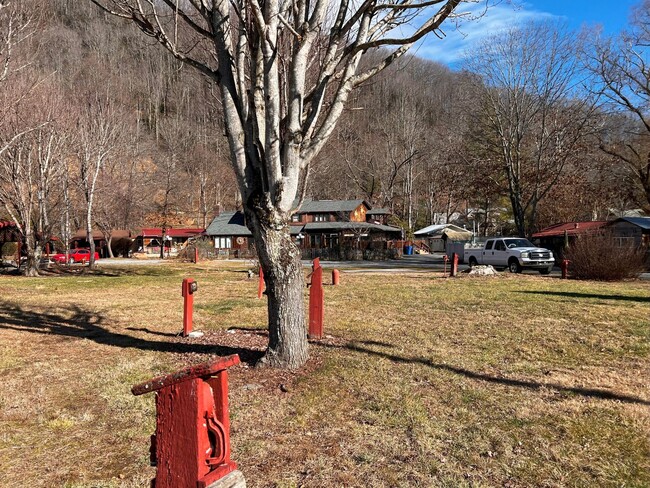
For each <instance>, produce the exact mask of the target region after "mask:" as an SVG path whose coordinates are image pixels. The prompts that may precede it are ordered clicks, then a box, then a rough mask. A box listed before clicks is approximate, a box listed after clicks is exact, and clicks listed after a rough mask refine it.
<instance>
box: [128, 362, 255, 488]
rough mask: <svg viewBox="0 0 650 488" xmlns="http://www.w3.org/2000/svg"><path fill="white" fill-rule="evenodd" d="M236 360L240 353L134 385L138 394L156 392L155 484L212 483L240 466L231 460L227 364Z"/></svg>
mask: <svg viewBox="0 0 650 488" xmlns="http://www.w3.org/2000/svg"><path fill="white" fill-rule="evenodd" d="M236 364H239V356H237V355H236V354H234V355H232V356H227V357H223V358H219V359H217V360H215V361H211V362H208V363H203V364H199V365H197V366H190V367H188V368H185V369H182V370H180V371H176V372H175V373H172V374H169V375H166V376H159V377H157V378H154V379H152V380H150V381H147V382H145V383H141V384H139V385H135V386H134V387H133V388H131V392H132V393H133V394H134V395H143V394H145V393H150V392H153V391H155V392H156V433H155V435H153V436H151V454H152V456H151V457H152V459H151V460H152V464H153V465H155V466H156V478H155V479H154V480H153V481H152V487H155V488H181V487H197V488H206V487H207V486H209V485H211V484H212V483H214V482H215V481H218V480H220V479H221V478H223V477H224V476H232V475H231V474H230V473H232V472H233V471H234V470H235V469H236V468H237V465H236V464H235V463H234V462H233V461H232V460H231V459H230V418H229V415H228V371H227V369H228V368H229V367H231V366H234V365H236ZM237 473H238V474H239V475H241V473H239V472H237ZM235 474H236V473H235ZM242 478H243V477H242ZM228 486H231V485H228ZM232 486H236V485H232Z"/></svg>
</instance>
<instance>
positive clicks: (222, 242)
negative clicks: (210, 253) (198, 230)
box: [214, 237, 232, 249]
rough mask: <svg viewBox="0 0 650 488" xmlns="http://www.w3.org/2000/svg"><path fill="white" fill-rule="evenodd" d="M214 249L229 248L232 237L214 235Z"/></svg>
mask: <svg viewBox="0 0 650 488" xmlns="http://www.w3.org/2000/svg"><path fill="white" fill-rule="evenodd" d="M214 247H215V249H230V248H231V247H232V239H231V238H230V237H215V238H214Z"/></svg>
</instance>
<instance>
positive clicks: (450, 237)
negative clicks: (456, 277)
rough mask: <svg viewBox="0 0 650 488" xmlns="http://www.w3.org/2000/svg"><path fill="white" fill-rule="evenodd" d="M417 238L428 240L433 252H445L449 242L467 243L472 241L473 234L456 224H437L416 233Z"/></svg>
mask: <svg viewBox="0 0 650 488" xmlns="http://www.w3.org/2000/svg"><path fill="white" fill-rule="evenodd" d="M414 235H415V237H417V238H420V239H423V238H426V239H427V240H428V242H429V249H430V250H431V251H432V252H445V250H446V249H447V241H449V242H467V241H470V240H471V239H472V236H473V234H472V232H471V231H469V230H467V229H463V228H462V227H458V226H457V225H454V224H435V225H430V226H428V227H425V228H423V229H420V230H418V231H416V232H415V233H414Z"/></svg>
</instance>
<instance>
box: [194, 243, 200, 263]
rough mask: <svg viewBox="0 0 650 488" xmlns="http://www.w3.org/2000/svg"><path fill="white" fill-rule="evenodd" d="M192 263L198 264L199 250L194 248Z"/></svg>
mask: <svg viewBox="0 0 650 488" xmlns="http://www.w3.org/2000/svg"><path fill="white" fill-rule="evenodd" d="M194 262H195V263H198V262H199V248H198V247H195V248H194Z"/></svg>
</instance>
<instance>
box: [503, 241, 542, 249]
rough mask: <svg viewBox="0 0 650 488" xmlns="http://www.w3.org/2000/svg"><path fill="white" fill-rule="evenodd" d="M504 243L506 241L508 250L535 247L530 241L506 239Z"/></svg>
mask: <svg viewBox="0 0 650 488" xmlns="http://www.w3.org/2000/svg"><path fill="white" fill-rule="evenodd" d="M504 241H506V246H508V249H512V248H513V247H535V246H534V244H533V243H532V242H530V241H529V240H528V239H504Z"/></svg>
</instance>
